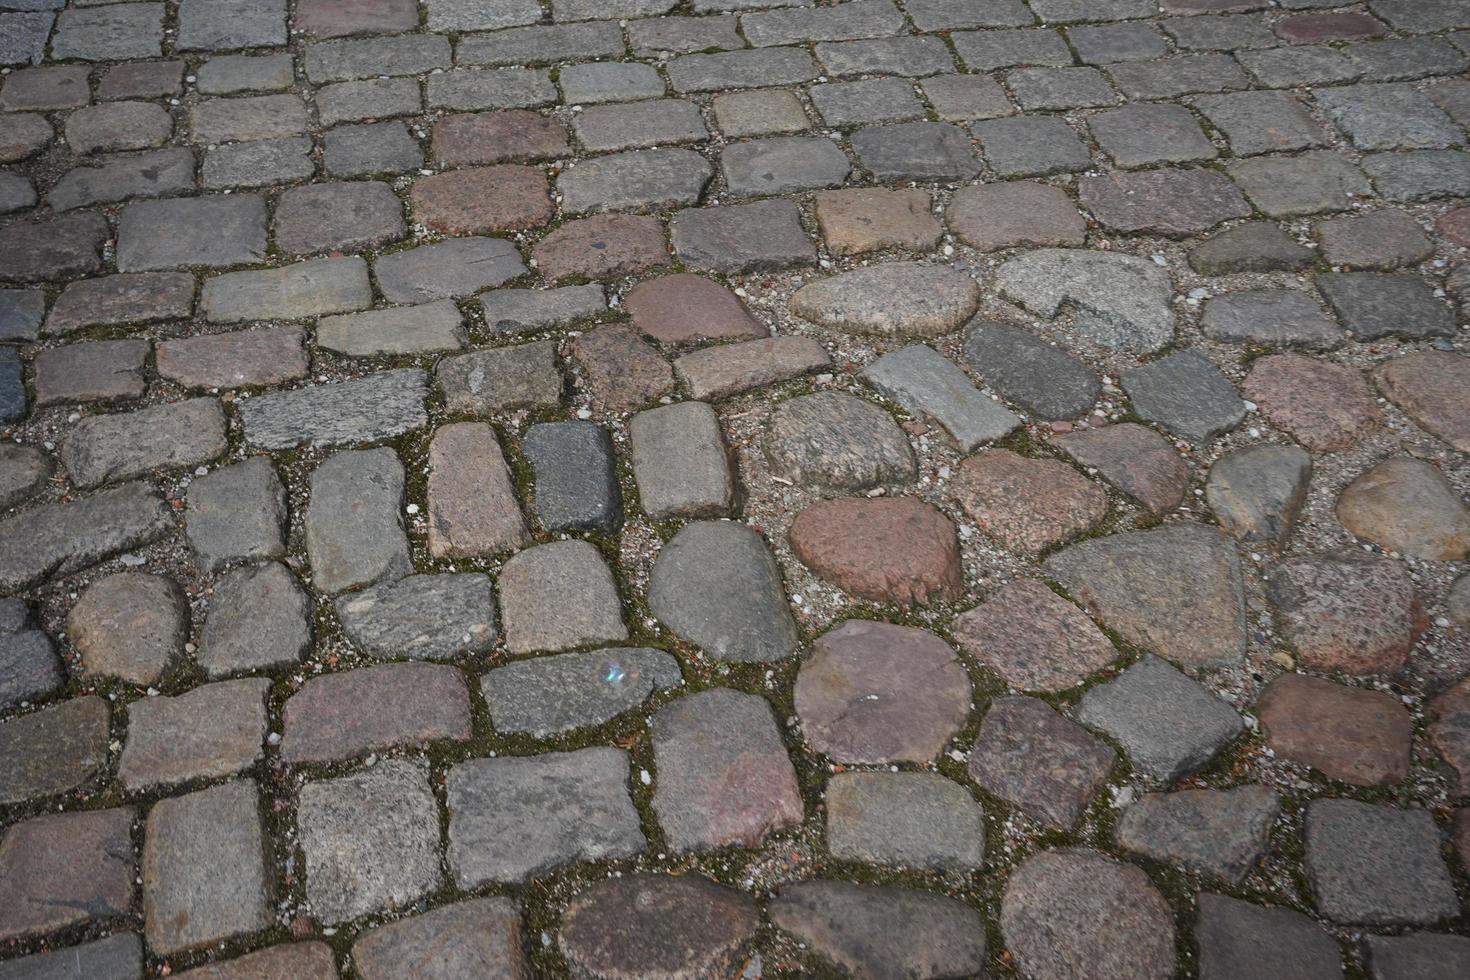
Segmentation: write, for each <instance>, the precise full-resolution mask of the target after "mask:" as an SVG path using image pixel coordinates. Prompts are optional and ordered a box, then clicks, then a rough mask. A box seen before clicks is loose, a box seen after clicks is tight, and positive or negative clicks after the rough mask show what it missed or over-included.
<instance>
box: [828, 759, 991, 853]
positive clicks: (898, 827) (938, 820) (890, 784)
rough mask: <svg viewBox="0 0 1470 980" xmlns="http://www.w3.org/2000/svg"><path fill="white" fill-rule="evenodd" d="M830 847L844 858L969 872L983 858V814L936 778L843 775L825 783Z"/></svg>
mask: <svg viewBox="0 0 1470 980" xmlns="http://www.w3.org/2000/svg"><path fill="white" fill-rule="evenodd" d="M827 848H828V850H830V851H831V853H832V856H833V857H835V858H838V859H839V860H845V861H870V862H873V863H875V864H886V865H893V866H897V867H907V868H919V869H924V870H934V871H961V872H964V871H971V870H974V869H975V868H978V867H979V866H980V862H981V861H982V860H984V857H985V815H984V813H983V812H982V811H981V809H980V804H978V803H976V802H975V799H974V797H972V796H971V795H970V794H969V792H968V791H967V790H966V789H965V788H964V787H962V786H960V785H959V784H958V783H956V782H954V781H952V780H950V779H946V778H945V777H944V776H941V775H939V774H938V773H929V772H849V773H841V774H839V775H837V776H834V777H833V778H832V780H831V782H829V783H828V784H827Z"/></svg>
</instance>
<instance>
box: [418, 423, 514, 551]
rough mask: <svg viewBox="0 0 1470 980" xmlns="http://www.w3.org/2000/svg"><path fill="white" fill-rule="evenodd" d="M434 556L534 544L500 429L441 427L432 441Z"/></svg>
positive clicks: (476, 425)
mask: <svg viewBox="0 0 1470 980" xmlns="http://www.w3.org/2000/svg"><path fill="white" fill-rule="evenodd" d="M428 469H429V486H428V491H427V495H428V507H429V554H431V555H433V556H434V557H435V558H485V557H490V556H492V555H495V554H498V553H500V552H502V551H512V550H514V549H516V548H523V547H525V546H526V545H527V544H530V542H531V532H530V531H529V529H527V527H526V518H525V516H524V515H523V514H522V513H521V507H520V502H519V501H517V500H516V492H515V483H514V482H513V481H512V479H511V475H510V469H509V468H508V467H507V466H506V464H505V454H504V453H503V452H502V451H501V448H500V441H499V440H498V439H497V438H496V437H495V430H494V429H492V428H491V427H490V426H489V425H486V424H485V423H483V422H454V423H451V424H449V425H444V426H440V427H439V429H438V431H436V432H435V433H434V438H433V439H432V440H430V442H429V467H428Z"/></svg>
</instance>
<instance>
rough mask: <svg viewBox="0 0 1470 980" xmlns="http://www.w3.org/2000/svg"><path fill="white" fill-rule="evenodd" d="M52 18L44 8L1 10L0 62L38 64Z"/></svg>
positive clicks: (44, 51)
mask: <svg viewBox="0 0 1470 980" xmlns="http://www.w3.org/2000/svg"><path fill="white" fill-rule="evenodd" d="M53 20H55V16H54V15H53V14H52V13H51V12H50V11H47V10H31V11H22V12H16V13H10V12H4V13H0V65H24V64H32V65H39V64H40V63H41V59H42V58H43V57H44V56H45V54H46V38H47V37H48V36H49V35H50V34H51V23H52V21H53Z"/></svg>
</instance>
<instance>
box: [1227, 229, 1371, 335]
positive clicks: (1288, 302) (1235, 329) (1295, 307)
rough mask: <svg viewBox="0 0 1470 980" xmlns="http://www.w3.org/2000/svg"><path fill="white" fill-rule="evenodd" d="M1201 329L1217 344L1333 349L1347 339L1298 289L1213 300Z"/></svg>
mask: <svg viewBox="0 0 1470 980" xmlns="http://www.w3.org/2000/svg"><path fill="white" fill-rule="evenodd" d="M1201 247H1203V246H1201ZM1200 326H1201V328H1202V329H1203V330H1204V333H1205V336H1207V337H1210V338H1211V339H1214V340H1222V341H1225V342H1226V343H1233V344H1258V345H1261V346H1266V347H1307V348H1313V349H1331V348H1333V347H1339V346H1341V345H1342V343H1343V341H1344V340H1345V339H1346V338H1345V337H1344V335H1343V332H1342V328H1341V327H1339V326H1338V325H1337V323H1336V321H1334V320H1333V319H1332V318H1331V317H1329V316H1327V315H1326V314H1324V313H1323V312H1322V308H1321V307H1320V306H1318V304H1317V302H1316V300H1314V299H1312V297H1311V296H1309V295H1308V294H1306V293H1304V292H1300V291H1298V290H1294V289H1269V288H1268V289H1252V290H1246V291H1244V292H1238V293H1226V294H1225V295H1223V296H1216V297H1213V298H1211V299H1210V300H1209V301H1208V302H1206V303H1205V309H1204V314H1203V316H1202V317H1201V318H1200Z"/></svg>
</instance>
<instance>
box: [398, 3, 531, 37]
mask: <svg viewBox="0 0 1470 980" xmlns="http://www.w3.org/2000/svg"><path fill="white" fill-rule="evenodd" d="M424 6H425V7H427V8H428V14H429V19H428V23H429V30H431V31H488V30H494V29H495V28H497V27H520V26H522V25H524V24H534V23H536V21H538V20H540V19H541V6H540V4H539V3H537V2H536V0H425V3H424Z"/></svg>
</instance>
